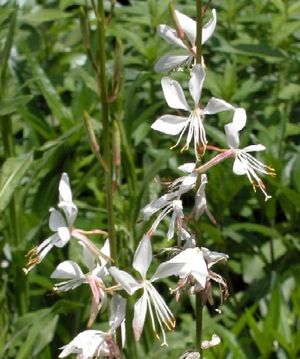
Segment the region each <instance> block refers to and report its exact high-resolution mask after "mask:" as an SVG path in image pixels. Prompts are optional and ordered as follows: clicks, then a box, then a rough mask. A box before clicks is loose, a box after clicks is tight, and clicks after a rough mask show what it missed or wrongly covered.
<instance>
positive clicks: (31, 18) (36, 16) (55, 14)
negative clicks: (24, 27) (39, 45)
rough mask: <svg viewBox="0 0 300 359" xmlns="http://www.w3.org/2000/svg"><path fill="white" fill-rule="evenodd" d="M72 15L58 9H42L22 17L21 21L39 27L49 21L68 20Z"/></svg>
mask: <svg viewBox="0 0 300 359" xmlns="http://www.w3.org/2000/svg"><path fill="white" fill-rule="evenodd" d="M72 15H73V14H72V13H65V12H63V11H60V10H56V9H40V10H38V11H31V12H30V13H29V14H25V15H22V16H20V18H19V20H20V21H22V22H26V23H29V24H32V25H37V24H40V23H43V22H47V21H58V20H63V19H67V18H69V17H70V16H72Z"/></svg>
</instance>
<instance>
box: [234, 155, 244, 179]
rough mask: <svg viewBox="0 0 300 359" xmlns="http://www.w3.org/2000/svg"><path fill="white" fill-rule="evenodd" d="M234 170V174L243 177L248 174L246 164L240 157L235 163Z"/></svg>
mask: <svg viewBox="0 0 300 359" xmlns="http://www.w3.org/2000/svg"><path fill="white" fill-rule="evenodd" d="M232 170H233V173H234V174H236V175H238V176H242V175H245V174H246V173H247V166H245V164H244V163H243V162H242V161H241V160H240V159H239V158H238V157H236V158H235V160H234V162H233V169H232Z"/></svg>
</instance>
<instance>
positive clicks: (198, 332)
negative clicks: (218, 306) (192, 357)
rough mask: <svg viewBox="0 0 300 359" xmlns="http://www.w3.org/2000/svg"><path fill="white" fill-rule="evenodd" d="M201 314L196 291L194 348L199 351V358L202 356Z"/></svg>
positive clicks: (201, 306) (200, 302) (199, 295)
mask: <svg viewBox="0 0 300 359" xmlns="http://www.w3.org/2000/svg"><path fill="white" fill-rule="evenodd" d="M202 315H203V304H202V300H201V293H196V348H197V350H198V351H199V354H200V358H202V348H201V344H202Z"/></svg>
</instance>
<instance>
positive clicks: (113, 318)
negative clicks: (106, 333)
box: [109, 294, 126, 330]
mask: <svg viewBox="0 0 300 359" xmlns="http://www.w3.org/2000/svg"><path fill="white" fill-rule="evenodd" d="M125 314H126V299H124V298H122V297H121V296H120V295H119V294H114V295H113V297H112V300H111V302H110V317H109V325H110V327H111V329H112V330H116V329H117V328H118V327H119V326H120V325H121V323H122V322H123V320H124V318H125Z"/></svg>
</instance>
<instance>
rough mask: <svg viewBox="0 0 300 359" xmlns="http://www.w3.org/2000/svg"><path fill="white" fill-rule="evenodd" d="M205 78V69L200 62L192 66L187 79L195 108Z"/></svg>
mask: <svg viewBox="0 0 300 359" xmlns="http://www.w3.org/2000/svg"><path fill="white" fill-rule="evenodd" d="M204 80H205V71H204V69H203V67H202V66H201V65H200V64H197V65H195V66H194V67H193V69H192V71H191V78H190V81H189V89H190V94H191V96H192V98H193V100H194V104H195V108H196V107H197V106H198V103H199V100H200V96H201V92H202V87H203V83H204Z"/></svg>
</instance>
